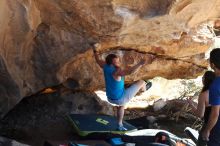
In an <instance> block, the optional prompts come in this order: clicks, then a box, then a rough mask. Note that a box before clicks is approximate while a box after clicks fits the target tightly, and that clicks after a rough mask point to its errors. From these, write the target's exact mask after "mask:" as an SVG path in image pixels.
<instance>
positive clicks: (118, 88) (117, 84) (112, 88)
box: [103, 65, 124, 100]
mask: <svg viewBox="0 0 220 146" xmlns="http://www.w3.org/2000/svg"><path fill="white" fill-rule="evenodd" d="M115 70H116V68H115V67H114V66H112V65H105V66H104V68H103V71H104V76H105V87H106V95H107V97H108V98H109V99H111V100H118V99H120V98H121V97H122V95H123V93H124V77H121V80H120V81H117V80H115V79H114V77H113V73H114V72H115Z"/></svg>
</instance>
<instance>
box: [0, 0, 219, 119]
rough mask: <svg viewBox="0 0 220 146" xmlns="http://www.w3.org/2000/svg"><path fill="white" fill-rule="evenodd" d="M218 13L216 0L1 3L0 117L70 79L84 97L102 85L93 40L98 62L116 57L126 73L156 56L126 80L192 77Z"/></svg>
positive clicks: (198, 70)
mask: <svg viewBox="0 0 220 146" xmlns="http://www.w3.org/2000/svg"><path fill="white" fill-rule="evenodd" d="M219 12H220V2H219V1H217V0H181V1H180V0H167V1H166V2H165V1H164V0H138V1H133V0H83V1H82V0H80V1H79V0H62V1H61V0H60V1H56V0H1V1H0V26H1V29H0V95H1V98H0V117H3V116H4V115H5V114H6V113H7V112H8V111H9V110H11V109H12V108H13V107H14V106H15V105H16V104H17V103H18V102H19V101H21V100H22V98H23V97H26V96H30V95H34V94H36V93H38V92H39V91H41V90H43V89H45V88H47V87H53V86H57V85H61V84H64V85H66V82H67V81H69V80H70V81H71V82H74V85H76V86H77V89H79V90H80V91H81V92H82V93H84V92H87V91H94V90H97V89H101V88H103V87H104V81H103V75H102V71H101V69H100V68H99V67H98V65H97V64H96V62H95V60H94V56H93V52H92V49H91V45H90V44H91V43H96V47H97V50H98V52H99V54H100V57H102V58H103V59H104V57H105V56H106V55H107V54H109V53H112V52H114V53H117V54H118V55H119V56H120V57H121V59H122V62H123V67H125V68H126V66H131V65H133V64H135V63H137V62H138V61H139V60H140V59H141V58H146V59H149V58H152V57H153V58H154V60H153V62H152V63H151V64H146V65H145V66H144V67H143V68H142V69H141V70H140V71H139V72H137V73H135V74H133V75H131V76H128V77H127V78H126V82H127V83H129V82H132V81H135V80H138V79H149V78H154V77H156V76H161V77H165V78H168V79H174V78H195V77H197V76H198V75H201V74H202V73H203V72H204V70H205V69H206V68H207V66H208V63H207V60H206V59H205V53H206V52H207V51H208V49H209V47H210V46H211V44H212V43H213V37H214V34H213V33H212V31H211V30H210V28H212V27H215V25H214V24H215V22H216V21H217V19H218V17H219V14H220V13H219ZM67 84H68V82H67ZM76 104H78V103H76Z"/></svg>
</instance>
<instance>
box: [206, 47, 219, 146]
mask: <svg viewBox="0 0 220 146" xmlns="http://www.w3.org/2000/svg"><path fill="white" fill-rule="evenodd" d="M210 66H211V68H212V69H213V70H214V72H215V75H216V78H215V80H214V81H213V83H212V84H211V86H210V87H209V104H210V105H211V113H210V116H209V120H208V123H207V125H206V126H205V129H204V131H203V133H202V137H203V139H204V140H206V141H208V146H220V116H219V110H220V49H219V48H216V49H213V50H212V51H211V52H210Z"/></svg>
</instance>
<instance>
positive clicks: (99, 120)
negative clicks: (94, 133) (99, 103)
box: [96, 118, 109, 125]
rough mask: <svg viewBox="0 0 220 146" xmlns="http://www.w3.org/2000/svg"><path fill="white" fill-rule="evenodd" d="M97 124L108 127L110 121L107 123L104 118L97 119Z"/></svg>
mask: <svg viewBox="0 0 220 146" xmlns="http://www.w3.org/2000/svg"><path fill="white" fill-rule="evenodd" d="M96 122H98V123H101V124H103V125H107V124H108V123H109V122H108V121H106V120H104V119H102V118H97V119H96Z"/></svg>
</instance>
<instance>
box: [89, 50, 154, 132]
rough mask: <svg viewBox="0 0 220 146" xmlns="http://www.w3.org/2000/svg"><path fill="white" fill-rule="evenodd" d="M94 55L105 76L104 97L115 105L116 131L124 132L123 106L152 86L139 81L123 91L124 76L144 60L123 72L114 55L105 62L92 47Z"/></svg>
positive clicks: (118, 60) (109, 56) (141, 64)
mask: <svg viewBox="0 0 220 146" xmlns="http://www.w3.org/2000/svg"><path fill="white" fill-rule="evenodd" d="M93 51H94V55H95V59H96V62H97V63H98V64H99V66H100V67H101V68H102V69H103V72H104V76H105V87H106V95H107V98H108V101H109V102H110V103H113V104H116V105H117V119H118V130H120V131H126V130H127V129H126V128H125V127H124V126H123V122H122V121H123V117H124V106H125V104H126V103H128V102H129V101H130V99H131V98H133V97H134V96H135V95H136V94H137V93H138V91H140V90H142V91H146V90H147V89H149V88H150V87H151V86H152V83H151V82H148V83H146V82H145V81H143V80H139V81H137V82H135V83H133V84H132V85H131V86H130V87H129V88H127V89H125V87H124V76H126V75H130V74H132V73H134V72H136V71H137V70H138V69H140V68H141V67H142V66H143V65H144V64H146V63H147V62H146V60H144V59H142V60H141V61H140V62H139V63H137V64H136V65H134V66H133V67H129V68H127V69H125V70H123V69H122V68H121V67H120V66H121V62H120V58H119V57H118V56H117V55H115V54H109V55H108V56H107V57H106V58H105V61H103V60H100V59H99V56H98V53H97V51H96V49H95V47H93ZM152 60H153V58H152V57H151V58H150V59H149V60H148V63H151V62H152Z"/></svg>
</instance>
